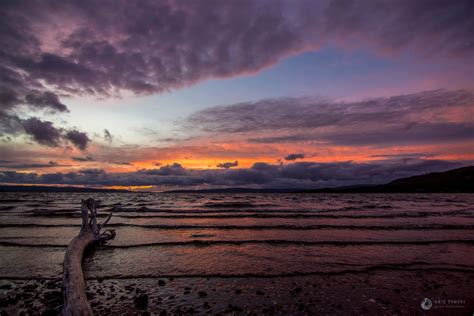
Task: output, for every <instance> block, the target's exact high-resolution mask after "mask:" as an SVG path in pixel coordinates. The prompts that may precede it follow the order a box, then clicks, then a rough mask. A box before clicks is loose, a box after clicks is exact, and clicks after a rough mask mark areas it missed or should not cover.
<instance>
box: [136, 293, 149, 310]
mask: <svg viewBox="0 0 474 316" xmlns="http://www.w3.org/2000/svg"><path fill="white" fill-rule="evenodd" d="M133 303H134V304H135V307H136V308H138V309H145V308H147V306H148V295H147V294H140V295H139V296H137V297H135V299H134V300H133Z"/></svg>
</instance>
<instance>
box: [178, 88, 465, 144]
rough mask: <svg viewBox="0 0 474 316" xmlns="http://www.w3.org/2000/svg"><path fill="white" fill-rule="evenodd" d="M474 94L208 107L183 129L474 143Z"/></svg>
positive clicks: (353, 140)
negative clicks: (471, 118)
mask: <svg viewBox="0 0 474 316" xmlns="http://www.w3.org/2000/svg"><path fill="white" fill-rule="evenodd" d="M473 106H474V93H473V92H471V91H465V90H458V91H446V90H434V91H425V92H419V93H413V94H407V95H396V96H392V97H386V98H376V99H367V100H363V101H357V102H337V101H331V100H325V99H320V98H311V97H301V98H278V99H264V100H260V101H257V102H244V103H238V104H234V105H228V106H217V107H213V108H208V109H205V110H202V111H199V112H197V113H194V114H192V115H191V116H189V117H188V118H187V119H186V120H185V121H184V123H183V126H184V128H187V129H188V128H193V127H194V128H196V127H197V128H199V129H200V130H201V131H204V132H207V133H211V134H216V135H228V136H232V137H244V138H245V137H249V135H251V136H250V137H249V138H247V140H248V141H249V142H251V143H269V144H270V143H295V142H322V143H328V144H336V145H377V146H382V145H384V146H389V145H393V144H399V145H403V144H423V143H425V144H428V143H437V142H438V143H439V142H450V141H464V140H472V139H474V124H473V123H472V122H470V121H469V117H468V116H466V115H465V113H470V112H472V110H473Z"/></svg>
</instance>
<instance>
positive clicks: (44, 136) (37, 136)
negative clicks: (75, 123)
mask: <svg viewBox="0 0 474 316" xmlns="http://www.w3.org/2000/svg"><path fill="white" fill-rule="evenodd" d="M18 120H19V121H20V124H21V126H23V129H24V131H25V133H26V134H27V135H29V136H31V137H32V139H33V140H34V141H36V142H37V143H38V144H40V145H45V146H49V147H59V146H61V141H62V140H66V141H69V142H71V143H72V144H73V145H74V146H76V147H77V148H79V149H80V150H85V149H86V147H87V144H88V143H89V141H90V139H89V137H88V136H87V134H86V133H84V132H80V131H77V130H69V131H65V130H64V129H62V128H56V127H55V126H54V124H53V123H52V122H49V121H42V120H40V119H39V118H37V117H30V118H28V119H24V120H20V119H18Z"/></svg>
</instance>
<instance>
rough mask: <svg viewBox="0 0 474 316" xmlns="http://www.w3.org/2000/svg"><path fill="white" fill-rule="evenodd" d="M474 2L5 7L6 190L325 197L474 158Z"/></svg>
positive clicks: (17, 0)
mask: <svg viewBox="0 0 474 316" xmlns="http://www.w3.org/2000/svg"><path fill="white" fill-rule="evenodd" d="M473 16H474V1H470V0H467V1H462V0H456V1H452V0H440V1H437V0H433V1H432V0H416V1H413V0H410V1H408V0H407V1H404V0H400V1H391V0H387V1H383V0H380V1H369V0H367V1H350V0H347V1H346V0H344V1H294V0H288V1H276V0H268V1H245V0H244V1H217V0H216V1H211V0H205V1H171V0H170V1H146V0H143V1H127V0H123V1H120V0H110V1H109V0H101V1H99V0H97V1H88V0H81V1H67V0H66V1H65V0H62V1H59V0H58V1H47V0H46V1H22V0H13V1H9V0H3V1H1V3H0V44H1V45H0V183H3V184H36V185H38V184H46V185H68V186H70V185H77V186H94V187H117V188H119V187H125V188H132V189H145V190H156V191H161V190H169V189H176V188H194V189H196V188H214V187H251V188H321V187H334V186H344V185H353V184H360V183H363V184H372V183H384V182H387V181H390V180H393V179H395V178H399V177H405V176H411V175H416V174H421V173H425V172H431V171H445V170H449V169H453V168H457V167H461V166H467V165H472V164H473V161H474V19H473V18H472V17H473Z"/></svg>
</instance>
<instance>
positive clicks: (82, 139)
mask: <svg viewBox="0 0 474 316" xmlns="http://www.w3.org/2000/svg"><path fill="white" fill-rule="evenodd" d="M64 138H65V139H67V140H68V141H70V142H71V143H72V144H73V145H74V146H76V147H77V148H79V149H80V150H85V149H86V148H87V144H89V142H90V139H89V137H88V136H87V134H86V133H84V132H79V131H77V130H70V131H68V132H66V133H65V134H64Z"/></svg>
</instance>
